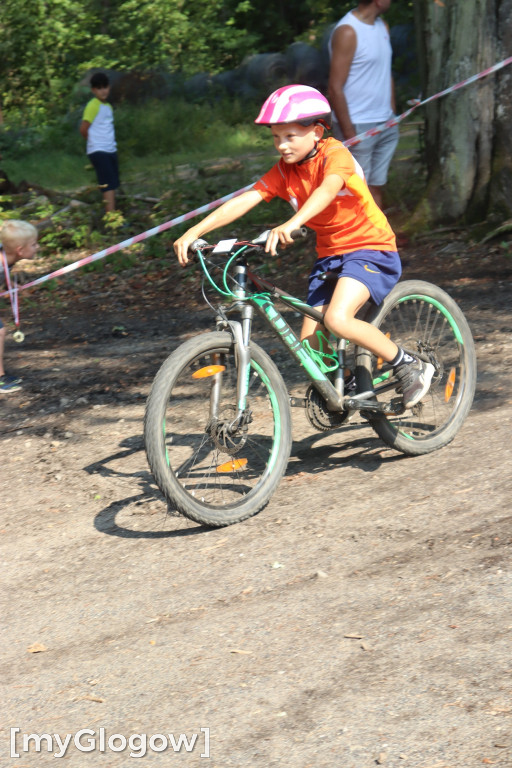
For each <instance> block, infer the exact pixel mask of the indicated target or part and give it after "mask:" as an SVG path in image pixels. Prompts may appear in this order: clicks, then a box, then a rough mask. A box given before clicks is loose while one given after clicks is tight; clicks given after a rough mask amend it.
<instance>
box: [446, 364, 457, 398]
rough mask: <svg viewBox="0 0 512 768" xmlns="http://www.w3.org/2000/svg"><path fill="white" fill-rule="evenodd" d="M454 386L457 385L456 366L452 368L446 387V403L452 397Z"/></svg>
mask: <svg viewBox="0 0 512 768" xmlns="http://www.w3.org/2000/svg"><path fill="white" fill-rule="evenodd" d="M454 387H455V368H452V369H451V371H450V373H449V376H448V379H447V382H446V385H445V388H444V401H445V403H447V402H448V400H449V399H450V397H451V396H452V394H453V388H454Z"/></svg>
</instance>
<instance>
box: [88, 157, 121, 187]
mask: <svg viewBox="0 0 512 768" xmlns="http://www.w3.org/2000/svg"><path fill="white" fill-rule="evenodd" d="M87 157H88V158H89V160H90V161H91V163H92V164H93V166H94V170H95V171H96V176H97V178H98V186H99V188H100V189H101V191H102V192H108V190H110V189H117V188H118V186H119V167H118V163H117V152H91V154H90V155H87Z"/></svg>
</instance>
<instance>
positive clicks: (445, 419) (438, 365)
mask: <svg viewBox="0 0 512 768" xmlns="http://www.w3.org/2000/svg"><path fill="white" fill-rule="evenodd" d="M424 285H425V284H421V283H419V284H417V283H416V284H415V282H414V281H411V283H410V288H411V289H412V290H411V291H410V292H409V291H408V290H407V284H403V285H402V286H401V293H402V294H403V295H401V296H400V295H399V296H397V298H396V299H395V301H392V300H391V301H390V302H389V305H388V306H387V307H386V306H385V307H384V309H383V311H381V313H380V317H378V318H377V319H376V321H375V324H376V325H378V327H379V328H380V330H381V331H382V332H383V333H384V334H386V335H388V336H389V338H391V339H392V340H393V341H394V342H395V343H397V344H398V345H399V346H401V347H403V348H404V349H405V350H407V351H408V352H411V353H413V354H416V355H418V356H419V357H421V358H422V359H423V360H425V361H428V362H430V363H432V364H433V365H434V368H435V373H434V377H433V379H432V384H431V387H430V390H429V391H428V393H427V395H426V396H425V397H424V398H423V400H422V401H421V402H420V403H418V404H417V405H415V406H414V407H413V408H412V409H408V410H406V411H405V412H404V413H402V414H399V415H393V416H391V415H390V416H384V415H382V414H374V415H373V414H369V413H367V414H366V415H367V417H368V420H369V421H370V423H371V424H372V426H373V427H374V428H375V429H376V431H377V432H378V434H379V435H380V436H381V437H382V438H383V439H384V440H385V441H386V442H387V443H388V444H390V445H392V446H393V447H396V448H398V449H399V450H401V451H403V452H404V453H409V454H421V453H428V452H430V451H433V450H436V449H438V448H440V447H442V446H443V445H446V444H447V443H448V442H450V441H451V440H452V439H453V437H454V436H455V434H456V433H457V431H458V430H459V429H460V427H461V425H462V422H463V420H464V418H465V417H466V415H467V412H468V411H469V408H470V407H471V403H472V400H473V395H474V389H475V380H476V362H475V353H474V345H473V340H472V336H471V332H470V330H469V326H468V325H467V322H466V320H465V318H464V316H463V314H462V312H461V311H460V309H459V308H458V306H457V305H456V304H455V302H454V301H453V300H452V299H451V298H450V297H449V296H448V295H447V294H446V293H444V291H442V290H441V289H438V288H437V287H435V286H430V290H428V291H426V290H422V289H423V288H424ZM418 288H420V290H417V289H418ZM390 298H391V297H390ZM370 357H371V378H372V386H373V388H374V390H375V391H376V393H377V399H378V400H379V402H389V401H394V402H395V403H396V402H397V401H398V398H399V397H400V395H399V394H398V393H397V392H396V391H395V389H394V388H392V389H388V390H387V391H382V389H383V388H384V387H385V386H386V383H387V382H388V381H389V380H390V376H391V372H389V371H386V366H385V364H384V363H383V361H382V360H379V359H377V358H375V357H374V356H370Z"/></svg>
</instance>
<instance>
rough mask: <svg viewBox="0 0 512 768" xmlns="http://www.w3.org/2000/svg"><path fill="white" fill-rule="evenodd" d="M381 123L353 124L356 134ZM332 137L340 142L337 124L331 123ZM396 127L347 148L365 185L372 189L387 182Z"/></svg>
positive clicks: (396, 141) (396, 133) (394, 143)
mask: <svg viewBox="0 0 512 768" xmlns="http://www.w3.org/2000/svg"><path fill="white" fill-rule="evenodd" d="M377 125H382V123H355V124H354V129H355V131H356V134H357V135H359V134H360V133H364V132H365V131H369V130H370V128H375V127H376V126H377ZM332 132H333V136H334V137H335V138H336V139H339V140H340V141H343V138H341V136H342V134H341V131H340V127H339V125H338V123H333V131H332ZM398 134H399V128H398V125H393V126H392V127H391V128H386V130H385V131H383V132H382V133H378V134H377V135H376V136H368V137H367V138H366V139H363V141H361V142H360V143H359V144H355V145H354V146H353V147H349V149H350V151H351V153H352V155H353V156H354V157H355V159H356V160H357V162H358V163H359V164H360V166H361V168H362V169H363V171H364V175H365V178H366V183H367V184H370V185H371V186H372V187H383V186H384V184H385V183H386V181H387V180H388V168H389V164H390V162H391V158H392V157H393V155H394V153H395V149H396V145H397V144H398Z"/></svg>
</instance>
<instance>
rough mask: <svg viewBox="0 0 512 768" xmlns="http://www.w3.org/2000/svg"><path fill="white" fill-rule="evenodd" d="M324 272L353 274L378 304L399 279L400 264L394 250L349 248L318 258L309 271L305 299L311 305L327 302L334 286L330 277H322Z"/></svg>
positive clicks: (339, 274) (347, 275)
mask: <svg viewBox="0 0 512 768" xmlns="http://www.w3.org/2000/svg"><path fill="white" fill-rule="evenodd" d="M324 272H334V273H336V274H337V275H338V277H352V278H353V279H354V280H358V281H359V282H360V283H363V285H365V286H366V287H367V288H368V290H369V292H370V297H371V299H372V301H373V302H375V304H381V302H382V301H383V300H384V298H385V297H386V296H387V295H388V293H389V292H390V290H391V289H392V288H393V286H394V285H395V284H396V283H397V282H398V280H399V279H400V275H401V274H402V265H401V262H400V256H399V255H398V253H397V252H396V251H370V250H361V251H352V253H343V254H342V255H340V256H326V257H325V258H323V259H317V261H316V262H315V264H314V266H313V269H312V270H311V273H310V275H309V289H308V298H307V303H308V304H309V306H310V307H320V306H322V305H325V304H329V302H330V301H331V299H332V295H333V293H334V290H335V288H336V283H335V282H334V281H332V280H328V281H325V280H322V279H321V277H320V275H322V274H323V273H324Z"/></svg>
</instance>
